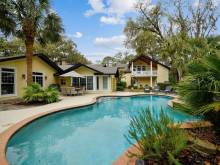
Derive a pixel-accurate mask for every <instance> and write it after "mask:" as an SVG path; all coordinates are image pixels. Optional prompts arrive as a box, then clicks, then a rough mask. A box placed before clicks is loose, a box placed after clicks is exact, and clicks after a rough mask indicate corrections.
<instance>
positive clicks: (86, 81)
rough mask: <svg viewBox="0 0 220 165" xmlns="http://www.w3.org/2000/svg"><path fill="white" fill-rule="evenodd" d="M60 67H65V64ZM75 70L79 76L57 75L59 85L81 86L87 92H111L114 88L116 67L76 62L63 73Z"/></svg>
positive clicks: (116, 73)
mask: <svg viewBox="0 0 220 165" xmlns="http://www.w3.org/2000/svg"><path fill="white" fill-rule="evenodd" d="M60 67H61V68H67V67H66V66H65V65H63V66H60ZM71 71H75V72H77V73H78V74H80V75H81V77H61V76H60V77H59V84H60V86H61V87H62V86H72V87H76V88H79V87H82V86H84V87H85V89H86V91H87V92H90V93H91V92H92V93H93V92H111V91H115V90H116V78H117V75H118V70H117V67H105V66H102V65H96V64H91V65H85V64H76V65H73V66H70V67H69V68H67V69H66V70H64V73H68V72H71Z"/></svg>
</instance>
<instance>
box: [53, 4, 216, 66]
mask: <svg viewBox="0 0 220 165" xmlns="http://www.w3.org/2000/svg"><path fill="white" fill-rule="evenodd" d="M136 1H137V0H52V4H51V5H52V9H54V10H55V11H56V12H57V13H58V15H59V16H60V17H61V18H62V21H63V25H64V28H65V35H66V36H67V37H69V38H71V39H72V40H73V41H74V42H75V43H76V44H77V47H78V50H79V51H80V52H82V53H83V54H84V55H85V56H86V57H87V58H88V59H89V60H91V61H92V62H96V61H97V60H101V59H102V58H103V57H105V56H107V55H110V56H113V55H114V54H116V53H117V52H118V51H126V48H125V47H124V46H123V40H124V39H125V36H124V34H123V29H124V26H125V22H126V20H127V19H128V18H129V17H135V16H136V15H137V14H136V13H135V10H134V7H133V6H134V2H136ZM146 1H148V0H146ZM215 1H218V0H215ZM149 5H150V4H149ZM219 26H220V23H218V27H219Z"/></svg>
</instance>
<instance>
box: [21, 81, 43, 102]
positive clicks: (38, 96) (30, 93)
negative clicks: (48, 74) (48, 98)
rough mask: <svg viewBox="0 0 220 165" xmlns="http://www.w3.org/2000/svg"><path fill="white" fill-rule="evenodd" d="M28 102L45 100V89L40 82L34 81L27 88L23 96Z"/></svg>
mask: <svg viewBox="0 0 220 165" xmlns="http://www.w3.org/2000/svg"><path fill="white" fill-rule="evenodd" d="M23 99H24V101H25V102H26V103H31V102H32V103H34V102H43V101H44V90H43V89H42V87H41V86H40V84H37V83H33V84H31V85H28V86H27V87H26V88H25V94H24V97H23Z"/></svg>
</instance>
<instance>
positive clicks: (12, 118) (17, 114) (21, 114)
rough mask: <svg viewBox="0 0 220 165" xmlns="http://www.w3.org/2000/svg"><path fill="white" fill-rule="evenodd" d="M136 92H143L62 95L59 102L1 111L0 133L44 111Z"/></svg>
mask: <svg viewBox="0 0 220 165" xmlns="http://www.w3.org/2000/svg"><path fill="white" fill-rule="evenodd" d="M134 94H143V93H140V92H139V93H135V92H111V93H102V94H86V95H83V96H66V97H62V100H61V101H59V102H57V103H52V104H47V105H42V106H35V107H25V108H24V107H23V108H21V109H16V110H7V111H0V133H1V132H3V131H4V130H6V129H7V128H9V127H10V126H12V125H13V124H15V123H17V122H19V121H22V120H24V119H26V118H28V117H31V116H34V115H37V114H40V113H42V112H47V111H51V110H54V109H65V107H70V106H73V107H74V106H77V105H82V104H88V103H90V102H92V100H93V98H95V97H97V96H104V95H109V96H111V95H118V96H122V95H123V96H129V95H134Z"/></svg>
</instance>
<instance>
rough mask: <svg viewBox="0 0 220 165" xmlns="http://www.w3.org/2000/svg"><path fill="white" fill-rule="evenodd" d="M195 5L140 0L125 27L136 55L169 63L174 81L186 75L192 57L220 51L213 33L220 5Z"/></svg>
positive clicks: (207, 1) (202, 1)
mask: <svg viewBox="0 0 220 165" xmlns="http://www.w3.org/2000/svg"><path fill="white" fill-rule="evenodd" d="M192 4H193V3H191V1H189V0H185V1H182V0H172V1H166V0H163V1H162V0H159V1H157V3H156V4H155V5H154V6H153V7H149V6H151V4H150V3H149V2H148V1H138V3H137V5H136V9H137V11H138V13H139V15H138V17H137V18H135V19H129V20H128V21H127V24H126V26H125V28H124V32H125V34H126V37H127V38H126V42H125V43H126V46H127V47H128V48H132V49H133V50H135V51H136V53H137V55H142V54H145V55H148V56H152V57H153V58H156V59H160V60H161V61H162V62H164V63H166V64H167V65H169V66H170V67H171V73H172V74H171V75H170V76H171V80H172V81H173V82H174V83H176V82H179V81H180V80H181V79H182V78H183V76H185V75H186V74H187V67H186V66H187V64H188V63H189V62H190V61H191V60H194V59H198V60H199V59H200V58H202V57H204V56H205V55H206V53H207V52H209V53H210V54H215V53H216V51H217V50H220V49H219V48H220V47H219V40H220V38H219V36H217V37H216V36H212V35H211V34H212V33H213V32H214V31H215V30H216V29H217V26H216V25H217V21H218V19H219V16H220V15H219V7H220V6H219V5H216V4H215V3H214V2H213V1H212V0H199V1H198V2H197V5H194V4H193V5H192ZM216 43H218V44H216ZM216 45H218V46H216Z"/></svg>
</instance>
